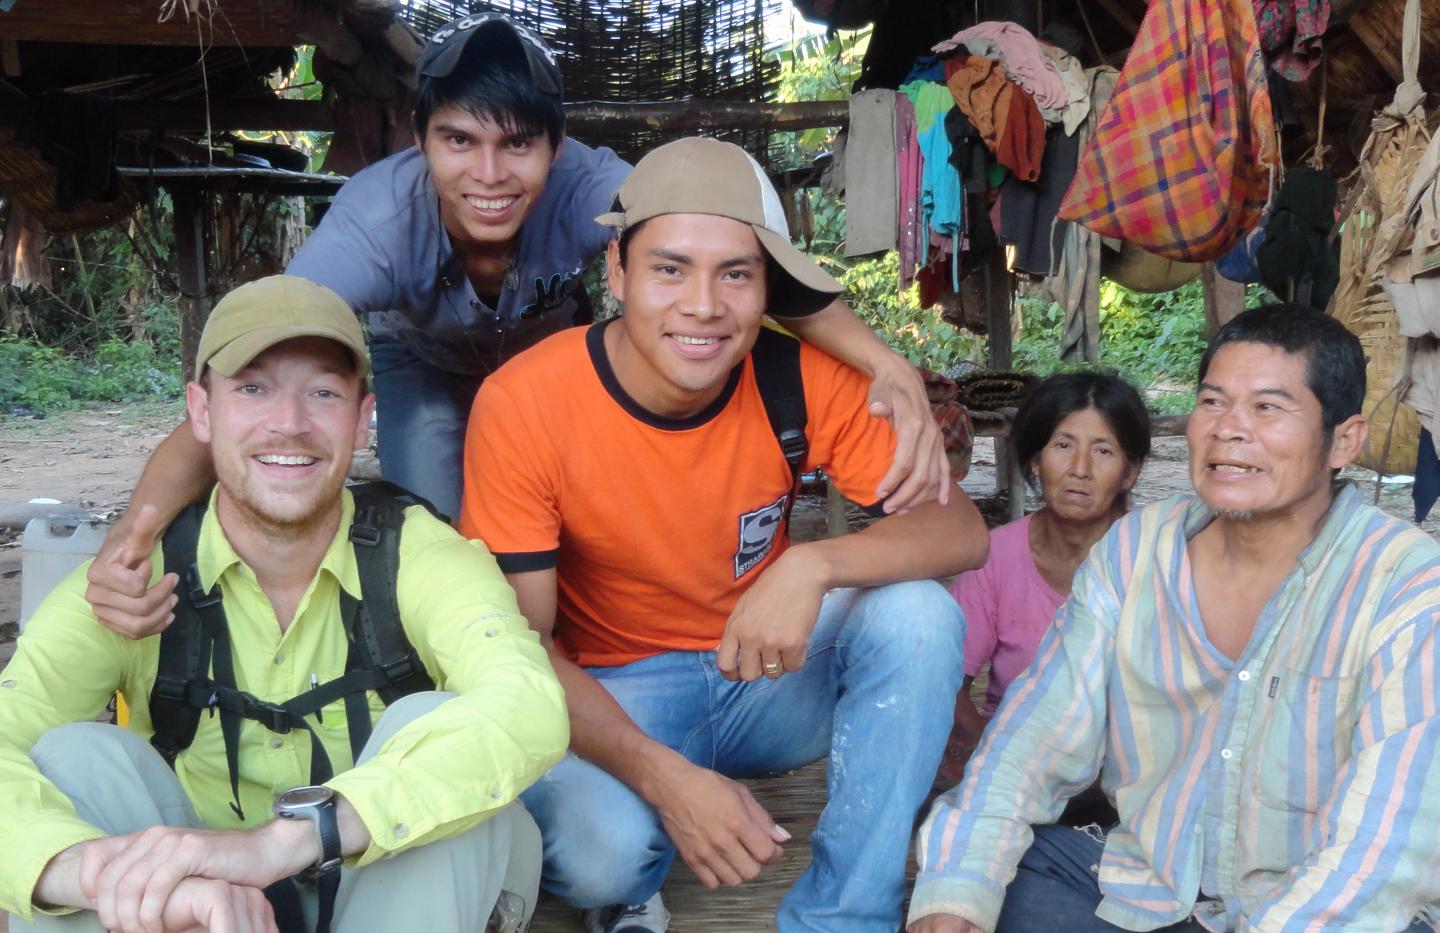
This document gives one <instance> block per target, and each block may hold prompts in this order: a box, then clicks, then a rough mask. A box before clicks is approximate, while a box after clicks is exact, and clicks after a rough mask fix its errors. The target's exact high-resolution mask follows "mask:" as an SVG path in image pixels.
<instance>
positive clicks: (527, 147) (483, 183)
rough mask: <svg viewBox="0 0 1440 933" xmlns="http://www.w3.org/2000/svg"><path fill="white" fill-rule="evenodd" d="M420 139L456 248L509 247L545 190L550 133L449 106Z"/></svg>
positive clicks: (551, 150)
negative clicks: (533, 131)
mask: <svg viewBox="0 0 1440 933" xmlns="http://www.w3.org/2000/svg"><path fill="white" fill-rule="evenodd" d="M418 142H419V144H420V149H421V151H422V152H423V153H424V155H425V164H426V166H427V167H428V168H429V170H430V179H431V183H432V184H434V186H435V192H436V194H438V195H439V198H440V220H441V222H442V223H443V224H444V225H445V229H446V231H447V232H448V233H449V234H450V238H451V240H452V241H453V242H454V243H455V246H456V248H457V249H459V250H461V251H468V250H481V251H495V252H502V251H507V250H509V249H511V248H512V247H513V245H514V242H515V238H516V237H517V236H518V235H519V233H520V225H521V224H522V223H524V221H525V218H526V217H527V216H528V215H529V213H530V211H531V210H532V209H534V207H535V204H536V202H537V201H539V200H540V195H542V194H544V192H545V183H546V181H547V180H548V179H549V177H550V165H551V163H553V162H554V161H555V152H556V151H555V149H554V147H552V146H551V145H550V139H549V137H547V136H546V135H545V134H544V133H538V134H536V135H533V136H526V135H524V134H521V133H518V132H514V131H512V130H511V129H507V128H506V127H505V126H504V125H502V123H500V122H497V121H496V120H494V119H482V118H480V117H477V116H476V115H475V114H472V113H470V112H468V111H466V110H463V109H461V108H459V107H455V106H448V107H441V108H439V109H437V110H436V111H435V112H434V113H432V114H431V115H430V122H429V124H428V125H427V126H426V127H425V136H424V138H423V139H420V140H418Z"/></svg>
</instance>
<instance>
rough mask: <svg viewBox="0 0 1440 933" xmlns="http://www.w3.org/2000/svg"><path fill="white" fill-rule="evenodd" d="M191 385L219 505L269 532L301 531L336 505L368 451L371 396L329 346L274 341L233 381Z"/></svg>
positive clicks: (312, 340)
mask: <svg viewBox="0 0 1440 933" xmlns="http://www.w3.org/2000/svg"><path fill="white" fill-rule="evenodd" d="M206 382H207V386H202V385H201V384H199V383H194V382H192V383H191V384H190V386H189V388H188V401H189V408H190V417H191V421H192V424H193V427H194V430H195V435H196V437H197V438H198V439H199V440H201V441H202V442H208V443H209V444H210V454H211V458H212V460H213V461H214V464H215V473H216V476H217V479H218V481H219V485H220V490H221V496H222V499H224V500H228V501H227V502H226V503H225V504H228V505H232V506H234V507H235V508H236V509H237V510H238V512H239V513H240V515H241V516H243V517H244V518H245V519H246V520H247V521H250V522H252V523H254V524H257V525H259V526H262V527H265V528H268V529H271V530H281V529H287V530H291V531H294V530H303V529H305V528H308V527H310V526H312V525H313V524H316V523H318V522H320V521H322V520H323V519H324V517H325V516H326V515H328V514H329V512H330V510H332V509H334V508H337V507H338V505H339V501H340V490H341V488H342V487H343V486H344V485H345V477H346V475H347V474H348V473H349V471H350V457H351V454H353V453H354V452H355V449H356V448H357V447H362V446H364V445H365V442H366V440H367V437H366V435H367V432H368V428H369V423H370V412H371V410H372V409H373V407H374V397H373V396H371V395H368V394H366V392H365V390H364V382H363V380H362V379H361V378H360V376H359V375H358V374H357V373H356V371H355V361H354V359H353V358H351V356H350V353H349V351H348V350H346V349H345V348H344V347H342V346H341V345H340V344H338V343H336V342H335V341H333V340H327V339H325V338H322V337H299V338H296V339H293V340H287V341H285V342H283V343H279V344H276V345H275V346H273V347H271V348H270V349H268V350H266V351H265V352H263V353H261V354H260V355H259V356H257V357H255V359H253V360H251V361H250V362H249V364H247V365H246V366H245V367H243V368H242V369H240V370H238V371H237V372H236V373H235V375H234V376H222V375H221V374H219V373H218V372H215V371H214V370H211V371H210V372H209V374H208V378H207V380H206Z"/></svg>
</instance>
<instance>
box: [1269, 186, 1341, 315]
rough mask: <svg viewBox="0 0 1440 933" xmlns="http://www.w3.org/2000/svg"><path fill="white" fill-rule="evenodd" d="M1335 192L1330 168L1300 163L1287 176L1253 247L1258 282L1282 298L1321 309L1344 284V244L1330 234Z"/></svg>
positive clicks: (1333, 222)
mask: <svg viewBox="0 0 1440 933" xmlns="http://www.w3.org/2000/svg"><path fill="white" fill-rule="evenodd" d="M1335 195H1336V184H1335V176H1334V175H1332V174H1331V173H1330V171H1329V170H1328V169H1318V170H1317V169H1313V168H1311V167H1309V166H1308V165H1297V166H1295V167H1294V168H1292V169H1290V171H1289V172H1288V173H1287V174H1286V175H1285V183H1284V184H1283V185H1281V186H1280V193H1279V195H1277V196H1276V198H1275V209H1274V211H1273V212H1272V213H1271V214H1270V216H1269V217H1268V218H1267V219H1266V221H1265V236H1264V238H1263V239H1262V240H1261V241H1260V246H1259V248H1258V249H1257V250H1256V251H1255V264H1256V266H1257V267H1258V268H1259V270H1260V281H1262V282H1264V283H1265V287H1266V288H1268V289H1270V291H1272V292H1274V293H1275V294H1276V295H1277V296H1279V298H1280V299H1281V300H1282V301H1295V302H1298V303H1300V304H1303V305H1309V306H1310V307H1312V308H1315V309H1316V310H1320V311H1323V310H1324V309H1325V308H1326V307H1327V306H1328V305H1329V304H1330V296H1331V295H1332V294H1334V292H1335V286H1336V285H1338V284H1339V282H1340V244H1339V243H1338V242H1334V241H1332V240H1331V238H1330V229H1331V228H1332V227H1334V226H1335Z"/></svg>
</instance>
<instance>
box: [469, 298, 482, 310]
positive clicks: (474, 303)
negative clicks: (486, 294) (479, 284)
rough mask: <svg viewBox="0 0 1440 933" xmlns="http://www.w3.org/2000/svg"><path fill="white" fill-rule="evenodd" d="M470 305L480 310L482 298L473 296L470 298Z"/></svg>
mask: <svg viewBox="0 0 1440 933" xmlns="http://www.w3.org/2000/svg"><path fill="white" fill-rule="evenodd" d="M470 307H472V308H474V309H475V310H476V311H479V310H480V299H479V298H471V299H470Z"/></svg>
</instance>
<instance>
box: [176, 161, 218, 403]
mask: <svg viewBox="0 0 1440 933" xmlns="http://www.w3.org/2000/svg"><path fill="white" fill-rule="evenodd" d="M170 198H171V201H172V202H173V204H174V207H175V266H176V269H175V271H176V277H177V278H178V280H179V283H180V300H179V305H178V310H179V312H180V315H179V316H180V354H181V361H182V362H181V366H182V367H183V370H182V374H183V377H184V378H185V379H190V378H191V377H192V376H193V375H194V371H195V353H196V351H197V350H198V349H199V347H200V331H201V330H203V329H204V327H205V319H206V318H207V317H209V315H210V286H209V279H208V278H207V276H206V274H205V225H206V223H207V222H208V221H209V214H208V213H207V212H206V211H205V210H204V207H205V200H204V199H205V198H206V195H205V193H204V191H203V190H202V189H200V188H198V187H197V186H194V185H186V184H180V185H172V186H171V187H170Z"/></svg>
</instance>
